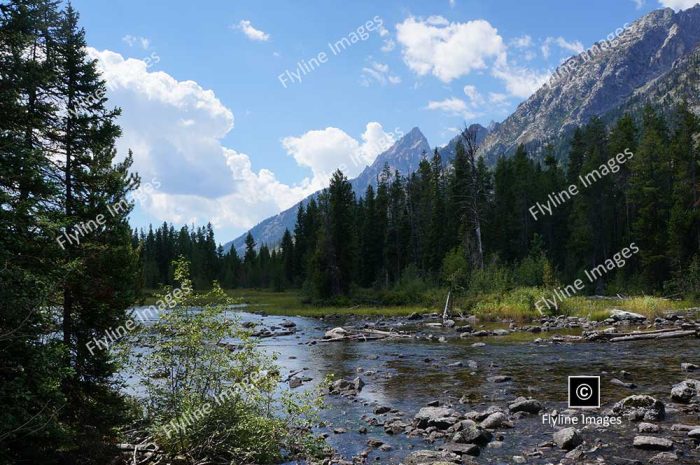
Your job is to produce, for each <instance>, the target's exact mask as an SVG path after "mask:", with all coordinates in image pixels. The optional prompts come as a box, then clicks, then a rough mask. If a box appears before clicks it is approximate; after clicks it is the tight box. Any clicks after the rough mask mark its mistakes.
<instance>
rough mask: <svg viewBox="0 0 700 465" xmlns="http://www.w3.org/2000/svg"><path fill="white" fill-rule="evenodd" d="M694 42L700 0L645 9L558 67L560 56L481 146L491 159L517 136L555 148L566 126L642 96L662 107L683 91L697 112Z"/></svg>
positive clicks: (617, 111) (531, 145)
mask: <svg viewBox="0 0 700 465" xmlns="http://www.w3.org/2000/svg"><path fill="white" fill-rule="evenodd" d="M699 46H700V5H696V6H694V7H693V8H689V9H687V10H683V11H679V12H674V11H673V10H672V9H671V8H665V9H661V10H655V11H652V12H651V13H649V14H647V15H646V16H644V17H642V18H640V19H638V20H637V21H635V22H634V23H632V24H631V25H629V27H628V28H627V29H626V30H625V31H624V32H623V33H622V34H621V35H620V36H619V37H618V39H617V43H616V44H614V46H610V47H602V46H601V43H598V44H597V45H594V46H593V47H592V48H591V49H589V50H591V51H585V52H583V53H582V54H579V55H577V56H576V57H573V58H571V59H570V60H572V61H571V63H573V65H568V66H570V68H569V69H570V70H569V71H568V72H565V70H564V69H563V68H564V67H565V66H567V64H566V63H565V64H564V65H562V67H560V68H559V69H558V71H559V74H561V77H559V78H558V79H555V80H553V81H552V82H549V83H547V84H546V85H544V86H542V87H541V88H540V89H539V90H537V92H535V93H534V94H533V95H532V96H530V98H528V99H527V100H526V101H524V102H523V103H521V104H520V105H519V106H518V108H517V109H516V110H515V112H513V114H512V115H510V116H509V117H508V118H506V119H505V120H504V121H503V122H502V123H500V124H498V125H496V127H495V128H494V129H493V130H492V131H491V132H490V134H489V135H488V136H487V137H486V140H485V141H484V144H483V145H482V147H481V154H482V155H483V156H484V157H485V158H486V160H487V161H488V162H490V163H493V162H495V160H496V159H497V158H498V157H499V156H501V155H509V154H511V153H512V152H513V151H514V150H515V149H516V148H517V146H518V145H519V144H523V145H525V147H526V148H527V149H528V152H529V153H531V154H533V155H534V156H535V157H537V156H538V155H540V154H541V153H542V149H543V148H544V147H545V146H546V145H547V144H549V143H551V144H553V145H554V146H555V149H557V151H558V152H559V153H560V154H561V153H562V152H563V151H564V149H565V148H566V147H565V146H563V144H565V141H566V140H567V138H568V136H569V135H570V134H571V132H572V131H573V129H574V128H575V127H577V126H580V125H583V124H585V123H587V122H588V121H589V120H590V118H591V117H593V116H599V117H601V118H603V119H604V120H606V121H610V120H612V119H613V118H615V117H617V116H620V115H621V114H622V113H624V112H625V111H634V110H637V109H639V108H640V107H641V106H643V105H644V104H646V103H647V102H651V103H652V104H657V105H658V104H659V103H664V104H665V105H667V108H668V107H670V106H671V105H668V104H670V103H673V102H679V101H681V100H683V99H686V100H688V101H689V104H690V106H691V108H692V109H693V110H694V111H695V112H696V113H697V112H698V110H699V109H700V100H699V99H700V89H699V88H698V82H699V81H698V79H697V78H698V68H697V63H698V61H697V55H698V52H699V50H700V49H699ZM567 63H569V62H567ZM555 74H557V72H555ZM657 99H661V100H657Z"/></svg>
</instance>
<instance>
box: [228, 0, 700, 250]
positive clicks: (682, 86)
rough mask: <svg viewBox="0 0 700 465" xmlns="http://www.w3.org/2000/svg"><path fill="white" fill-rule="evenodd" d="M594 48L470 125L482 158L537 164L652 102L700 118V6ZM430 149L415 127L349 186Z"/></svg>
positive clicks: (661, 13) (268, 225)
mask: <svg viewBox="0 0 700 465" xmlns="http://www.w3.org/2000/svg"><path fill="white" fill-rule="evenodd" d="M593 48H595V50H596V53H595V54H593V53H591V52H589V51H586V52H584V53H582V54H580V55H578V56H576V57H572V58H571V60H573V63H575V66H573V67H571V68H572V69H570V71H568V72H566V73H559V74H561V76H560V77H559V78H558V79H555V80H553V81H551V82H549V83H547V84H545V85H544V86H542V87H541V88H540V89H539V90H537V92H535V93H534V94H533V95H532V96H530V97H529V98H528V99H527V100H525V101H524V102H523V103H521V104H520V105H518V108H517V109H516V110H515V111H514V112H513V114H511V115H510V116H509V117H508V118H506V119H505V120H504V121H503V122H501V123H495V124H492V125H489V128H488V129H487V128H484V127H483V126H480V125H473V126H472V128H473V129H474V130H475V131H476V134H477V141H478V142H479V143H480V145H481V148H480V155H481V156H483V157H484V158H485V159H486V161H487V163H488V164H494V163H495V162H496V160H497V158H498V157H499V156H504V155H505V156H508V155H510V154H511V153H512V152H514V151H515V149H516V148H517V146H518V145H519V144H523V145H525V147H526V148H527V150H528V152H529V153H530V154H531V155H532V156H534V157H535V158H539V157H540V156H541V155H542V153H543V149H544V147H545V146H546V145H548V144H552V145H553V146H554V148H555V153H557V154H558V155H560V156H562V157H563V155H564V154H565V153H566V149H567V146H566V144H567V141H568V138H569V136H570V135H571V133H572V131H573V130H574V128H575V127H577V126H581V125H583V124H586V123H587V122H588V120H590V118H591V117H593V116H598V117H601V118H603V120H604V121H612V120H613V119H614V118H617V117H619V116H620V115H622V114H623V113H624V112H626V111H632V112H634V111H636V110H639V109H640V108H641V107H643V106H644V105H645V104H646V103H649V102H650V103H652V104H656V105H657V106H658V105H659V104H661V105H663V106H664V108H665V109H670V108H671V107H672V106H673V105H674V104H675V103H678V102H680V101H683V100H685V101H687V102H688V104H689V106H690V108H691V110H692V111H694V112H695V113H699V114H700V4H699V5H696V6H695V7H693V8H690V9H687V10H683V11H679V12H674V10H672V9H670V8H666V9H660V10H655V11H652V12H651V13H649V14H647V15H646V16H644V17H642V18H640V19H638V20H637V21H635V22H634V23H632V24H631V25H630V26H629V27H628V28H627V29H626V30H625V32H624V33H622V34H621V35H620V36H619V38H618V39H617V43H616V45H615V46H614V47H606V48H603V47H600V46H595V45H594V47H593ZM586 54H588V55H586ZM555 74H556V73H555ZM457 140H458V136H457V137H455V138H454V139H452V140H451V141H450V142H449V143H448V144H447V145H445V146H444V147H442V148H439V149H438V151H439V153H440V155H441V156H442V158H443V161H444V162H445V163H449V161H451V160H452V159H453V158H454V151H455V145H456V143H457ZM431 151H432V149H431V148H430V145H429V144H428V141H427V140H426V138H425V136H424V135H423V134H422V133H421V131H420V129H418V128H417V127H416V128H413V129H412V130H411V131H410V132H408V133H407V134H406V135H404V136H403V137H402V138H401V139H400V140H398V141H397V142H396V143H395V144H394V145H393V146H392V147H391V148H389V149H388V150H387V151H385V152H383V153H381V154H380V155H379V156H377V158H376V160H375V161H374V162H373V163H372V165H371V166H368V167H366V168H365V169H364V170H363V171H362V173H360V175H359V176H357V177H356V178H355V179H352V180H351V183H352V185H353V189H354V191H355V193H356V194H357V195H362V194H363V193H364V192H365V190H366V188H367V186H368V185H370V184H372V185H375V186H376V184H377V178H378V176H379V174H380V173H381V171H382V169H383V167H384V165H385V163H386V164H387V165H388V166H389V168H390V169H391V171H392V172H393V171H394V170H398V171H399V172H400V173H401V174H402V175H407V174H411V173H412V172H414V171H415V170H416V168H417V167H418V164H419V163H420V160H421V158H422V157H423V156H424V155H427V156H430V155H431ZM316 196H318V192H317V193H314V194H312V195H311V196H309V197H307V198H306V199H304V200H302V201H301V202H299V203H297V204H296V205H294V206H293V207H291V208H290V209H288V210H285V211H283V212H281V213H279V214H278V215H275V216H273V217H271V218H268V219H266V220H264V221H262V222H260V223H259V224H258V225H256V226H255V227H254V228H252V229H251V230H250V232H251V234H252V235H253V237H254V238H255V240H256V242H257V243H258V245H260V244H267V245H269V246H275V245H277V244H278V243H279V241H280V240H281V238H282V235H283V234H284V230H285V229H289V230H290V231H291V230H293V229H294V223H295V221H296V212H297V210H298V208H299V205H300V204H304V205H306V204H307V203H308V202H309V200H310V199H311V198H315V197H316ZM246 234H247V233H246ZM246 234H243V235H241V236H240V237H238V238H236V239H235V240H233V241H231V242H229V243H227V244H225V246H224V248H225V250H228V249H229V248H230V247H234V248H235V249H236V250H237V251H239V252H240V251H242V250H243V247H244V243H243V242H244V240H245V236H246Z"/></svg>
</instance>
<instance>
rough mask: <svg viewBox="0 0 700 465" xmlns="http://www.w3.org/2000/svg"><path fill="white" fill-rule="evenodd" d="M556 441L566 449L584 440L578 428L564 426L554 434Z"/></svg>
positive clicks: (572, 447)
mask: <svg viewBox="0 0 700 465" xmlns="http://www.w3.org/2000/svg"><path fill="white" fill-rule="evenodd" d="M553 438H554V442H556V443H557V445H558V446H559V447H560V448H562V449H564V450H571V449H574V448H575V447H576V446H578V445H579V444H581V443H582V442H583V439H581V435H580V434H579V432H578V431H577V430H576V428H564V429H560V430H559V431H557V432H556V433H554V435H553Z"/></svg>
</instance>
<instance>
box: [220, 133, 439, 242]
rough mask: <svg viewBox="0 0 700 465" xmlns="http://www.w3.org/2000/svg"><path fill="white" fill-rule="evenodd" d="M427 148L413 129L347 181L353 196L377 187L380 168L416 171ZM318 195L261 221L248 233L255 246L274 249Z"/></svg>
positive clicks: (425, 141) (407, 171) (424, 140)
mask: <svg viewBox="0 0 700 465" xmlns="http://www.w3.org/2000/svg"><path fill="white" fill-rule="evenodd" d="M430 152H431V149H430V144H428V140H427V139H426V138H425V136H424V135H423V133H422V132H421V131H420V129H418V128H413V129H411V131H409V132H408V133H407V134H405V135H404V136H403V137H401V139H399V140H398V141H397V142H395V143H394V145H392V146H391V147H390V148H389V149H388V150H386V151H385V152H383V153H381V154H379V155H378V156H377V158H376V159H375V160H374V162H373V163H372V165H370V166H367V167H365V169H364V170H363V171H362V172H361V173H360V174H359V175H358V176H357V177H356V178H354V179H351V180H350V183H351V184H352V187H353V190H354V191H355V194H356V195H358V196H359V195H362V194H364V192H365V190H366V189H367V186H369V185H370V184H371V185H373V186H376V185H377V179H378V177H379V174H380V173H381V172H382V170H383V169H384V165H385V164H386V165H387V166H389V169H390V170H391V172H392V173H393V172H394V171H395V170H398V171H399V172H400V173H402V174H409V173H412V172H414V171H415V170H416V169H417V168H418V163H420V160H421V158H422V157H423V156H424V154H425V155H428V156H430ZM319 193H320V192H315V193H313V194H311V195H310V196H308V197H307V198H305V199H304V200H302V201H301V202H299V203H297V204H295V205H294V206H293V207H291V208H289V209H287V210H285V211H283V212H281V213H279V214H277V215H275V216H272V217H270V218H268V219H266V220H263V221H261V222H260V223H258V224H257V225H256V226H255V227H253V228H252V229H251V230H250V233H251V234H252V235H253V238H254V239H255V242H256V243H257V244H258V245H261V244H267V245H270V246H274V245H277V244H278V243H279V241H280V240H281V239H282V235H283V234H284V230H285V229H289V230H290V231H293V230H294V224H295V223H296V219H297V211H298V210H299V205H300V204H303V205H307V204H308V203H309V201H310V200H311V199H312V198H316V197H317V196H318V194H319ZM247 234H248V233H245V234H243V235H241V236H240V237H237V238H236V239H234V240H233V241H231V242H228V243H227V244H224V251H228V250H229V249H230V248H231V247H234V248H235V249H236V251H237V252H239V254H240V253H241V252H242V251H243V250H244V249H245V243H244V242H245V237H246V235H247Z"/></svg>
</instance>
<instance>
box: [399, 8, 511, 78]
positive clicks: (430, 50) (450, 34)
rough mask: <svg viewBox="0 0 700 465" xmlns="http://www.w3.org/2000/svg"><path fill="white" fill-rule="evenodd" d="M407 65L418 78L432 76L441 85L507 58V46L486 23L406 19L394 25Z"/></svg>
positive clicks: (435, 17)
mask: <svg viewBox="0 0 700 465" xmlns="http://www.w3.org/2000/svg"><path fill="white" fill-rule="evenodd" d="M396 31H397V34H396V39H397V41H398V42H399V44H401V47H402V56H403V60H404V62H405V63H406V65H407V66H408V67H409V68H410V69H411V70H412V71H414V72H415V73H416V74H418V75H419V76H424V75H427V74H432V75H434V76H436V77H437V78H438V79H440V80H441V81H443V82H450V81H452V80H454V79H456V78H459V77H461V76H466V75H468V74H469V73H471V72H472V71H474V70H482V69H486V68H487V67H488V64H487V63H488V62H492V61H497V62H498V61H501V62H504V61H505V58H506V47H505V44H504V43H503V39H502V38H501V36H500V35H499V34H498V31H497V30H496V29H495V28H494V27H493V26H491V24H490V23H489V22H488V21H485V20H481V19H479V20H474V21H468V22H466V23H450V22H449V21H447V20H446V19H445V18H443V17H442V16H431V17H429V18H427V19H425V20H424V19H420V18H416V17H413V16H411V17H409V18H407V19H406V20H404V21H403V22H402V23H399V24H397V25H396Z"/></svg>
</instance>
